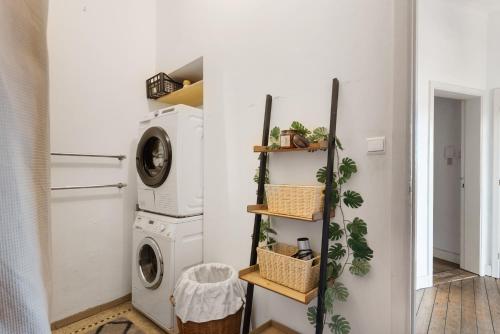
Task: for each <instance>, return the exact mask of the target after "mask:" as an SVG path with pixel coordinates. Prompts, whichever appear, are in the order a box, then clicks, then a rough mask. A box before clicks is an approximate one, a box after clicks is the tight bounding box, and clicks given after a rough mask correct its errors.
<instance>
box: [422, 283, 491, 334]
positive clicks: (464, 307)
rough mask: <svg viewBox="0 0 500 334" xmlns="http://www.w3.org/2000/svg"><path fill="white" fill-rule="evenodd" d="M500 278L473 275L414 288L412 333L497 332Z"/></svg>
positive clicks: (464, 333)
mask: <svg viewBox="0 0 500 334" xmlns="http://www.w3.org/2000/svg"><path fill="white" fill-rule="evenodd" d="M499 291H500V281H498V280H495V279H494V278H491V277H474V278H470V279H464V280H460V281H454V282H450V283H444V284H440V285H438V286H434V287H432V288H428V289H422V290H417V292H416V309H417V318H416V332H415V333H416V334H427V333H432V334H433V333H446V334H454V333H463V334H474V333H477V334H486V333H491V334H494V333H499V334H500V292H499Z"/></svg>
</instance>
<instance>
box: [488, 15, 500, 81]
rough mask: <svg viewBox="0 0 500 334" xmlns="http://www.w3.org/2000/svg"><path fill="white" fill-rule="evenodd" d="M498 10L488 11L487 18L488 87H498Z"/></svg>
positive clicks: (499, 59) (499, 67) (499, 33)
mask: <svg viewBox="0 0 500 334" xmlns="http://www.w3.org/2000/svg"><path fill="white" fill-rule="evenodd" d="M499 38H500V11H496V12H493V13H490V15H489V20H488V88H490V89H493V88H499V87H500V43H498V40H499Z"/></svg>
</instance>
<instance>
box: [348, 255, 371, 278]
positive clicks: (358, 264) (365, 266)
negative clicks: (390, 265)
mask: <svg viewBox="0 0 500 334" xmlns="http://www.w3.org/2000/svg"><path fill="white" fill-rule="evenodd" d="M370 269H371V266H370V262H368V261H367V260H365V259H360V258H355V259H353V260H352V263H351V266H350V267H349V271H350V272H351V274H353V275H356V276H365V275H366V274H368V273H369V272H370Z"/></svg>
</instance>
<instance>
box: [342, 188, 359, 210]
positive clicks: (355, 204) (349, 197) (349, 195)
mask: <svg viewBox="0 0 500 334" xmlns="http://www.w3.org/2000/svg"><path fill="white" fill-rule="evenodd" d="M342 196H343V200H344V204H345V205H347V206H348V207H350V208H353V209H357V208H359V207H360V206H361V205H362V204H363V197H361V195H360V194H359V193H357V192H355V191H352V190H346V191H344V193H343V194H342Z"/></svg>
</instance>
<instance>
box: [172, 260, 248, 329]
mask: <svg viewBox="0 0 500 334" xmlns="http://www.w3.org/2000/svg"><path fill="white" fill-rule="evenodd" d="M174 299H175V313H176V315H177V316H178V317H179V318H180V319H181V320H182V322H183V323H185V322H188V321H193V322H197V323H201V322H207V321H212V320H219V319H223V318H225V317H227V316H229V315H232V314H235V313H236V312H238V311H239V309H240V308H241V307H242V306H243V305H244V303H245V291H244V290H243V287H242V286H241V283H240V281H239V279H238V275H237V273H236V271H235V270H234V269H233V268H232V267H230V266H228V265H225V264H221V263H209V264H201V265H198V266H195V267H192V268H190V269H188V270H186V271H185V272H184V273H183V274H182V275H181V277H180V279H179V281H178V282H177V285H176V287H175V290H174Z"/></svg>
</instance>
